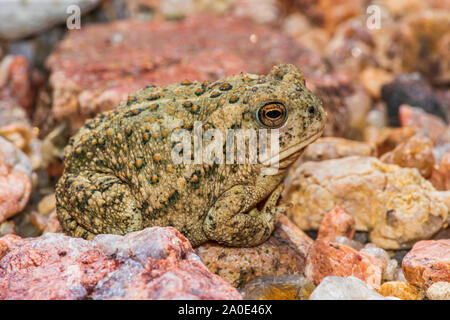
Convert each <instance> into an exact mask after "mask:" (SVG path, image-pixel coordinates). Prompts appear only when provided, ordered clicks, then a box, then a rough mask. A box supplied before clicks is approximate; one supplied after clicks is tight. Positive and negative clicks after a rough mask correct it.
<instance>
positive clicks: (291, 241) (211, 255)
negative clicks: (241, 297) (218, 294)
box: [197, 216, 312, 287]
mask: <svg viewBox="0 0 450 320" xmlns="http://www.w3.org/2000/svg"><path fill="white" fill-rule="evenodd" d="M311 244H312V240H311V239H310V238H309V237H308V236H307V235H306V234H305V233H303V231H301V230H300V229H298V227H297V226H295V225H294V224H293V223H292V222H291V221H289V219H288V218H287V217H285V216H281V218H280V220H279V222H278V224H277V227H276V228H275V231H274V232H273V234H272V235H271V237H270V238H269V239H268V240H267V241H266V242H264V243H262V244H260V245H259V246H256V247H252V248H231V247H224V246H220V245H217V244H215V243H211V242H209V243H206V244H203V245H201V246H200V247H198V248H197V254H198V255H199V256H200V257H201V258H202V260H203V262H204V263H205V264H206V266H207V267H208V269H209V270H210V271H211V272H212V273H215V274H217V275H219V276H221V277H222V278H223V279H225V280H226V281H228V282H229V283H231V284H232V285H233V286H235V287H238V286H241V285H243V284H245V283H247V282H249V281H250V280H252V279H254V278H256V277H259V276H278V275H283V274H298V275H301V274H303V272H304V269H305V263H306V256H307V254H308V251H309V249H310V247H311Z"/></svg>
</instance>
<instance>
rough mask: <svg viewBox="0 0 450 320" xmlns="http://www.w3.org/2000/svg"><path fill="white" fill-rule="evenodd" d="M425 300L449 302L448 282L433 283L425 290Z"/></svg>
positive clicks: (449, 290)
mask: <svg viewBox="0 0 450 320" xmlns="http://www.w3.org/2000/svg"><path fill="white" fill-rule="evenodd" d="M427 298H428V299H430V300H450V282H445V281H440V282H435V283H433V284H432V285H431V286H430V287H429V288H428V290H427Z"/></svg>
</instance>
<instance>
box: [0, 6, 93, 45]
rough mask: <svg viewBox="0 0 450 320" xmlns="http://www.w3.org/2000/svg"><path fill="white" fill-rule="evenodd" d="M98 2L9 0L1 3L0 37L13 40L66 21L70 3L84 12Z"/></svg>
mask: <svg viewBox="0 0 450 320" xmlns="http://www.w3.org/2000/svg"><path fill="white" fill-rule="evenodd" d="M98 3H99V0H70V1H69V0H56V1H41V0H27V1H20V0H9V1H7V3H3V4H2V10H1V11H0V38H3V39H7V40H14V39H18V38H23V37H26V36H29V35H32V34H35V33H37V32H39V31H41V30H43V29H45V28H47V27H50V26H53V25H55V24H57V23H60V22H64V21H66V19H67V17H68V12H67V8H68V6H70V5H76V6H78V8H79V9H81V12H86V11H88V10H90V9H92V8H94V7H95V6H96V5H97V4H98ZM70 12H71V13H73V12H72V11H70Z"/></svg>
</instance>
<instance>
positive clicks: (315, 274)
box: [305, 240, 383, 288]
mask: <svg viewBox="0 0 450 320" xmlns="http://www.w3.org/2000/svg"><path fill="white" fill-rule="evenodd" d="M305 274H306V276H307V277H308V278H309V279H311V280H313V281H314V283H315V284H316V285H318V284H319V283H320V282H321V281H322V279H324V278H325V277H328V276H338V277H349V276H354V277H356V278H358V279H361V280H363V281H365V282H366V283H367V284H368V285H370V286H371V287H373V288H379V287H380V285H381V279H382V274H383V265H382V262H381V261H380V260H378V259H376V258H374V257H372V256H370V255H368V254H366V253H363V252H358V251H356V250H355V249H353V248H350V247H348V246H346V245H342V244H337V243H333V242H331V241H326V240H316V241H315V242H314V244H313V246H312V248H311V250H310V251H309V255H308V258H307V261H306V269H305Z"/></svg>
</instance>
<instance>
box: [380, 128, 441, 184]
mask: <svg viewBox="0 0 450 320" xmlns="http://www.w3.org/2000/svg"><path fill="white" fill-rule="evenodd" d="M380 160H381V161H383V162H385V163H392V164H396V165H399V166H400V167H404V168H416V169H417V170H419V172H420V174H421V175H422V176H423V177H424V178H428V177H430V175H431V172H432V170H433V166H434V156H433V141H431V139H430V138H428V137H426V136H422V135H415V136H413V137H412V138H410V139H409V140H408V141H406V142H403V143H401V144H400V145H398V146H397V147H396V148H395V149H394V150H392V151H390V152H387V153H385V154H384V155H383V156H382V157H381V158H380Z"/></svg>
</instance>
